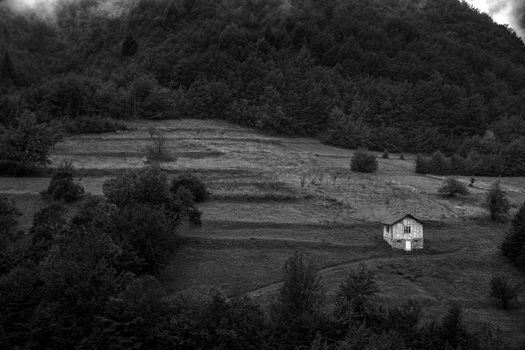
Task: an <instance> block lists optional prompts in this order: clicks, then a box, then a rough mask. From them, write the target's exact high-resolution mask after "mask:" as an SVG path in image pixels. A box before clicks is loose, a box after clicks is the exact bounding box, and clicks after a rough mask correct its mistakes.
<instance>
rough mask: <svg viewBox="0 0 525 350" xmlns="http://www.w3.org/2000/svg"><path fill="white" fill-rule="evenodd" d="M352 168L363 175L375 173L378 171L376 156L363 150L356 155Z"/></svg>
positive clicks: (351, 164) (353, 158)
mask: <svg viewBox="0 0 525 350" xmlns="http://www.w3.org/2000/svg"><path fill="white" fill-rule="evenodd" d="M350 168H351V169H352V170H353V171H357V172H361V173H374V172H376V171H377V159H376V156H375V155H373V154H371V153H368V151H367V150H366V149H363V148H361V149H359V150H357V151H356V152H355V153H354V155H353V157H352V161H351V163H350Z"/></svg>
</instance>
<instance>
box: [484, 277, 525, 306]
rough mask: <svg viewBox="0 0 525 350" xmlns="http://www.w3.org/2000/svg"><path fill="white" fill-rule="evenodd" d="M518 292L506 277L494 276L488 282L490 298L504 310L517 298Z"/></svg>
mask: <svg viewBox="0 0 525 350" xmlns="http://www.w3.org/2000/svg"><path fill="white" fill-rule="evenodd" d="M518 290H519V286H518V285H517V284H513V283H512V282H511V281H510V280H509V278H508V277H507V276H506V275H495V276H493V277H492V279H491V280H490V296H491V297H492V298H495V299H497V300H498V301H499V302H500V303H501V307H502V308H503V309H504V310H506V309H507V308H508V307H509V304H510V302H511V301H513V300H516V299H517V298H518Z"/></svg>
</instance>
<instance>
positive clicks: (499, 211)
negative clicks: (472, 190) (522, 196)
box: [483, 181, 510, 221]
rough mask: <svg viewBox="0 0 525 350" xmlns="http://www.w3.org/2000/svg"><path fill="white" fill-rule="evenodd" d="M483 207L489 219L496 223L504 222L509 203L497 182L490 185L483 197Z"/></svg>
mask: <svg viewBox="0 0 525 350" xmlns="http://www.w3.org/2000/svg"><path fill="white" fill-rule="evenodd" d="M483 206H484V207H485V209H487V210H488V211H489V213H490V218H491V219H492V220H496V221H505V220H506V219H507V217H508V215H509V209H510V203H509V200H508V199H507V196H506V195H505V191H503V189H502V188H501V186H500V184H499V181H496V182H494V183H493V184H492V186H491V188H490V190H489V191H488V192H487V194H486V196H485V201H484V202H483Z"/></svg>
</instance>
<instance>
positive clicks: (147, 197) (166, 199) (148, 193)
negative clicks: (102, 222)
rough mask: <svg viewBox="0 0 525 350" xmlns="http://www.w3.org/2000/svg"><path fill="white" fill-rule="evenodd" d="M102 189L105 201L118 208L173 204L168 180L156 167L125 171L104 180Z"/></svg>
mask: <svg viewBox="0 0 525 350" xmlns="http://www.w3.org/2000/svg"><path fill="white" fill-rule="evenodd" d="M102 189H103V192H104V195H105V196H106V199H107V201H108V202H109V203H111V204H115V205H116V206H117V207H118V208H123V207H126V206H127V205H131V204H133V203H140V204H148V205H150V206H161V205H164V206H170V205H171V204H172V202H173V198H172V194H171V193H170V191H169V186H168V178H167V176H166V174H165V173H164V172H163V171H162V169H161V168H159V167H158V166H149V167H145V168H142V169H138V170H130V171H127V172H126V173H124V174H123V175H120V176H117V177H116V178H112V179H108V180H106V182H104V185H103V186H102Z"/></svg>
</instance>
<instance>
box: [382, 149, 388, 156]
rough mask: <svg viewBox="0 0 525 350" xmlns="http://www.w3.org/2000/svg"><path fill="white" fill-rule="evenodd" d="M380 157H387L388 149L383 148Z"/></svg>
mask: <svg viewBox="0 0 525 350" xmlns="http://www.w3.org/2000/svg"><path fill="white" fill-rule="evenodd" d="M381 158H383V159H388V150H387V149H386V148H385V150H384V151H383V154H382V155H381Z"/></svg>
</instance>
